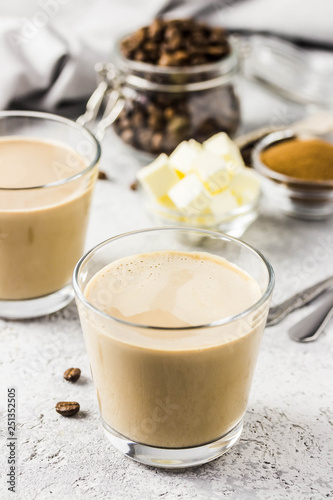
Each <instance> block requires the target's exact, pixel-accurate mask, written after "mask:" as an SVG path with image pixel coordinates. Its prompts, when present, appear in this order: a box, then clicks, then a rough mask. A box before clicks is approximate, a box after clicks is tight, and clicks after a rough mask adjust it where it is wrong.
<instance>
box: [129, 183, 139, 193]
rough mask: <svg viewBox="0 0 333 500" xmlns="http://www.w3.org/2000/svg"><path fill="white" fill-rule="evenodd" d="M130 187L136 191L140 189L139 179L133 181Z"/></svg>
mask: <svg viewBox="0 0 333 500" xmlns="http://www.w3.org/2000/svg"><path fill="white" fill-rule="evenodd" d="M130 189H131V190H132V191H136V190H137V189H138V181H134V182H132V184H130Z"/></svg>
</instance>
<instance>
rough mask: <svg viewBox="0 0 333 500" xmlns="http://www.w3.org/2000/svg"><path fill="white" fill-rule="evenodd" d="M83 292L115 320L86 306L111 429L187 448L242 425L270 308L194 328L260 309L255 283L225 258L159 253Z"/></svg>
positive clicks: (129, 262)
mask: <svg viewBox="0 0 333 500" xmlns="http://www.w3.org/2000/svg"><path fill="white" fill-rule="evenodd" d="M84 295H85V297H86V299H87V300H88V301H89V303H90V304H92V305H93V306H95V308H97V309H99V310H100V311H102V312H103V313H107V315H112V316H113V318H111V317H109V316H107V315H104V314H100V313H98V312H97V311H94V310H91V309H88V310H83V309H82V307H80V305H79V310H80V316H81V322H82V327H83V332H84V336H85V342H86V346H87V350H88V355H89V359H90V364H91V370H92V375H93V379H94V384H95V387H96V389H97V397H98V401H99V406H100V411H101V415H102V418H103V421H104V425H105V426H106V428H108V427H110V428H111V429H113V430H115V431H116V432H118V433H120V434H121V435H123V436H126V437H127V438H128V439H132V440H134V441H136V442H139V443H143V444H146V445H150V446H157V447H164V448H183V447H191V446H199V445H203V444H205V443H209V442H212V441H215V440H217V439H219V438H220V437H222V436H223V435H224V434H226V433H227V432H229V431H230V430H231V429H233V428H234V427H235V426H236V425H237V424H239V423H240V422H241V421H242V418H243V416H244V413H245V410H246V406H247V401H248V396H249V391H250V386H251V380H252V376H253V372H254V368H255V364H256V359H257V355H258V351H259V344H260V340H261V335H262V332H263V329H264V325H265V319H266V315H267V307H266V309H265V310H260V308H259V311H258V309H257V310H256V311H255V312H249V314H248V315H246V317H244V318H243V317H242V318H238V319H236V320H234V321H230V322H229V321H228V322H227V324H225V325H223V324H222V325H216V326H210V327H207V326H203V327H201V328H191V327H193V326H197V325H207V324H208V323H211V322H214V321H219V320H222V319H223V318H229V317H231V316H235V315H237V314H239V313H242V312H244V311H246V310H247V309H248V308H250V307H251V306H253V305H254V304H255V303H257V301H258V300H259V299H260V298H261V296H262V292H261V290H260V287H259V284H258V283H257V282H256V280H254V278H252V277H251V276H250V275H248V274H247V273H246V272H245V271H243V270H241V269H240V268H239V267H237V266H236V265H234V264H232V263H230V262H228V261H226V260H225V259H223V258H222V257H219V256H217V255H212V254H209V253H206V252H181V251H158V252H149V253H143V254H138V255H133V256H130V257H124V258H121V259H119V260H116V261H114V262H112V263H110V264H109V265H107V266H106V267H104V268H103V269H101V270H100V271H98V272H97V273H96V274H95V275H94V276H93V277H92V278H91V279H90V281H89V282H88V284H87V285H86V287H85V290H84ZM115 318H117V319H118V320H119V319H120V320H125V321H126V322H130V323H131V324H126V323H124V322H122V321H117V319H115ZM134 323H136V324H137V325H138V324H140V325H143V326H135V324H134ZM144 325H146V326H150V327H152V326H155V328H145V326H144ZM161 326H162V327H165V328H170V329H169V330H168V329H166V330H165V329H163V330H160V329H158V328H156V327H161ZM184 326H185V327H190V328H185V329H181V327H184Z"/></svg>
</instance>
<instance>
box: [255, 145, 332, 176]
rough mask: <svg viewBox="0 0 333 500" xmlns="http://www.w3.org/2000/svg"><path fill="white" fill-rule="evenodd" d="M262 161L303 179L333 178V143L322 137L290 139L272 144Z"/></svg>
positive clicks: (263, 154)
mask: <svg viewBox="0 0 333 500" xmlns="http://www.w3.org/2000/svg"><path fill="white" fill-rule="evenodd" d="M261 161H262V162H263V163H264V164H265V165H267V166H268V167H269V168H270V169H271V170H274V171H275V172H279V173H280V174H284V175H287V176H289V177H296V178H298V179H303V180H312V181H320V180H322V181H323V180H333V144H330V143H329V142H325V141H323V140H321V139H307V140H300V139H290V140H288V141H284V142H280V143H278V144H275V145H274V146H270V147H268V148H267V149H265V150H264V151H263V152H262V153H261Z"/></svg>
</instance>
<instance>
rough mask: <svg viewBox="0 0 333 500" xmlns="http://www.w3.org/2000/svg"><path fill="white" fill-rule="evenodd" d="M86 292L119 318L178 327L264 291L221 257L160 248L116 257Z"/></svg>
mask: <svg viewBox="0 0 333 500" xmlns="http://www.w3.org/2000/svg"><path fill="white" fill-rule="evenodd" d="M85 294H86V297H87V298H88V300H89V302H90V303H91V304H93V305H94V306H95V307H97V309H101V310H103V311H104V312H106V313H108V314H110V315H111V316H114V317H116V318H119V319H122V320H125V321H129V322H132V323H137V324H141V325H147V326H155V327H156V326H157V327H168V328H170V327H171V328H176V327H184V326H198V325H206V324H209V323H212V322H214V321H218V320H221V319H223V318H227V317H230V316H235V315H236V314H239V313H241V312H243V311H245V310H246V309H248V308H249V307H251V306H252V305H253V304H254V303H255V302H257V300H258V299H259V298H260V295H261V292H260V288H259V286H258V283H257V282H256V281H255V280H254V279H253V278H251V277H250V276H249V275H248V274H247V273H245V272H244V271H241V269H239V268H238V267H236V266H234V265H233V264H231V263H230V262H228V261H227V260H225V259H223V258H222V257H218V256H215V255H211V254H208V253H204V252H199V253H197V252H196V253H190V252H176V251H164V252H163V251H160V252H152V253H149V254H148V253H147V254H141V255H134V256H130V257H125V258H123V259H120V260H117V261H116V262H113V263H112V264H110V265H109V266H107V267H106V268H104V269H102V270H101V271H100V272H99V273H97V274H96V275H95V276H94V278H93V279H92V280H91V281H90V283H89V284H88V286H87V288H86V291H85ZM110 294H111V295H110Z"/></svg>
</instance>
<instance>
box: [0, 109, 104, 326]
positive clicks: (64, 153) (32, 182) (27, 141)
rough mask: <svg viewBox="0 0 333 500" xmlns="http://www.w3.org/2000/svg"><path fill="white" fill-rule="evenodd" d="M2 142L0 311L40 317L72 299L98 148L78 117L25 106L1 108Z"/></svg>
mask: <svg viewBox="0 0 333 500" xmlns="http://www.w3.org/2000/svg"><path fill="white" fill-rule="evenodd" d="M0 147H1V153H2V162H1V165H0V169H1V170H2V171H1V170H0V179H1V182H0V262H1V266H0V317H2V318H6V319H25V318H32V317H37V316H43V315H45V314H48V313H52V312H55V311H57V310H59V309H61V308H63V307H64V306H66V305H67V304H68V303H69V302H70V301H71V300H72V299H73V289H72V285H71V277H72V272H73V269H74V266H75V264H76V262H77V261H78V259H79V258H80V257H81V256H82V254H83V251H84V241H85V235H86V229H87V223H88V217H89V210H90V202H91V195H92V191H93V187H94V184H95V180H96V178H97V173H98V162H99V159H100V154H101V147H100V144H99V142H98V141H97V139H96V138H95V137H94V135H93V134H92V133H90V132H89V131H88V130H87V129H86V128H84V127H83V126H81V125H79V124H78V123H75V122H73V121H71V120H67V119H65V118H62V117H59V116H56V115H52V114H47V113H38V112H26V111H8V112H1V113H0ZM20 148H21V149H20ZM43 162H44V163H45V169H44V168H41V169H40V172H37V170H36V168H37V167H38V165H37V164H38V163H39V167H44V164H43Z"/></svg>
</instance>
